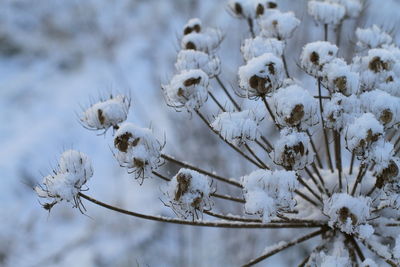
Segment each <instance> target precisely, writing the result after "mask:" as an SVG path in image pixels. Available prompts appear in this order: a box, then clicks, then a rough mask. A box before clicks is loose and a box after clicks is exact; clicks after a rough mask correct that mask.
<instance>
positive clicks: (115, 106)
mask: <svg viewBox="0 0 400 267" xmlns="http://www.w3.org/2000/svg"><path fill="white" fill-rule="evenodd" d="M129 107H130V99H129V98H128V97H126V96H123V95H117V96H111V97H110V99H108V100H105V101H101V102H98V103H96V104H94V105H92V106H91V107H90V108H88V109H87V110H86V111H84V112H83V114H82V115H81V117H80V121H81V123H82V125H83V126H84V127H85V128H88V129H91V130H107V129H109V128H110V127H113V128H114V129H117V128H118V124H120V123H122V122H124V121H125V120H126V118H127V116H128V111H129Z"/></svg>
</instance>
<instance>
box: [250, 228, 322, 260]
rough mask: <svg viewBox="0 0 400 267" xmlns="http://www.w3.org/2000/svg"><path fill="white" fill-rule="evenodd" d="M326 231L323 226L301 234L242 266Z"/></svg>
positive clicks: (263, 258)
mask: <svg viewBox="0 0 400 267" xmlns="http://www.w3.org/2000/svg"><path fill="white" fill-rule="evenodd" d="M326 231H328V228H324V229H321V230H318V231H315V232H312V233H309V234H307V235H305V236H302V237H300V238H297V239H295V240H293V241H290V242H285V243H284V244H283V245H281V246H278V247H277V248H275V249H273V250H271V251H268V252H267V253H265V254H263V255H261V256H260V257H258V258H256V259H253V260H251V261H250V262H248V263H247V264H245V265H243V267H247V266H252V265H254V264H256V263H259V262H260V261H263V260H265V259H267V258H269V257H271V256H273V255H275V254H276V253H278V252H281V251H282V250H285V249H287V248H290V247H292V246H295V245H297V244H300V243H302V242H304V241H307V240H309V239H311V238H313V237H316V236H319V235H321V234H323V233H325V232H326Z"/></svg>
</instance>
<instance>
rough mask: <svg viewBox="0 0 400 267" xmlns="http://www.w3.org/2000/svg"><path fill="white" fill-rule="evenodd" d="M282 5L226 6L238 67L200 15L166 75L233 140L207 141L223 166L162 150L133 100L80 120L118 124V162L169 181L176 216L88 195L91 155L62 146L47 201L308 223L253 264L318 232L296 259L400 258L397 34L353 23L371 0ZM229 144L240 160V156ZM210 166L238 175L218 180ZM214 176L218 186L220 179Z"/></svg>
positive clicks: (196, 217)
mask: <svg viewBox="0 0 400 267" xmlns="http://www.w3.org/2000/svg"><path fill="white" fill-rule="evenodd" d="M300 2H301V3H300ZM277 3H278V2H277V1H266V0H232V1H228V2H227V5H228V10H229V12H230V13H231V14H232V15H233V16H234V17H235V18H239V19H242V21H243V22H244V23H247V27H248V28H247V29H248V33H247V35H245V36H243V40H242V41H241V42H238V43H237V47H236V53H237V56H238V58H240V56H241V57H242V58H243V63H242V64H241V66H227V67H225V66H224V65H223V64H221V62H222V63H223V62H224V61H223V59H220V58H219V55H218V49H219V47H220V44H221V42H222V39H223V38H222V36H224V35H223V34H222V31H221V30H218V29H216V28H209V27H207V26H206V25H205V23H203V22H202V21H201V20H200V19H197V18H196V19H190V20H189V21H188V22H187V23H186V24H185V25H183V27H182V31H181V35H180V36H179V46H180V49H181V50H180V51H178V53H177V60H176V62H175V72H174V74H173V75H172V77H171V79H170V80H169V81H168V82H165V83H164V84H163V85H162V90H163V93H164V97H165V100H166V104H167V105H168V106H170V107H172V108H173V109H175V110H176V111H182V110H186V111H188V112H189V113H190V115H191V116H190V118H188V119H193V120H194V119H199V121H200V122H201V123H204V126H205V129H208V130H210V131H211V132H212V133H213V134H215V135H216V136H217V137H218V138H219V139H218V140H219V141H220V142H221V143H222V144H225V145H226V149H227V150H221V151H220V150H219V149H224V148H222V146H219V145H218V146H217V145H215V146H213V147H212V149H215V150H216V151H217V153H209V151H208V150H206V149H204V151H196V153H199V154H200V155H201V156H202V157H204V158H209V157H211V156H210V155H211V154H212V155H218V156H219V155H221V156H226V159H227V160H226V161H222V162H223V164H217V162H221V161H218V160H214V158H212V160H210V162H211V163H210V164H211V165H212V163H215V166H212V167H210V168H211V169H212V170H207V169H205V168H203V167H201V166H197V165H195V164H192V163H188V162H186V161H185V160H181V159H178V158H176V157H175V156H172V155H168V154H165V153H164V152H163V151H162V150H163V148H164V145H165V144H164V145H162V144H161V143H160V142H159V141H158V140H157V138H156V137H155V136H154V134H153V133H152V131H151V130H150V129H147V128H141V127H139V126H136V125H133V124H132V123H129V122H125V123H123V122H124V121H125V120H126V117H127V113H128V108H129V101H127V100H128V98H126V97H123V96H117V97H112V98H110V99H108V100H106V101H102V102H100V103H97V104H95V105H93V106H92V107H90V108H89V109H88V110H87V111H85V112H84V113H83V115H82V117H81V122H82V124H83V125H84V126H85V127H86V128H89V129H96V130H98V129H103V130H106V129H108V128H109V127H113V128H114V129H115V130H116V131H114V133H113V137H114V149H113V153H114V156H115V157H116V159H117V161H118V162H119V163H120V165H121V166H123V167H126V168H127V169H128V171H129V172H130V173H133V174H134V176H135V178H138V179H139V182H140V184H141V183H142V182H143V180H144V179H145V178H148V177H158V178H160V179H161V180H163V181H160V182H165V183H166V184H165V187H163V188H164V190H163V193H164V195H165V198H164V199H163V200H162V202H163V203H164V204H165V205H166V206H167V207H169V208H171V210H172V211H173V212H174V213H175V214H176V215H177V218H171V217H163V216H153V215H144V214H139V213H135V212H128V211H124V210H121V209H118V208H114V207H110V206H106V205H103V204H99V203H100V202H99V201H97V200H94V199H91V198H90V197H88V196H86V195H84V194H83V193H82V192H81V187H82V185H83V184H84V183H85V182H86V181H87V179H88V178H89V177H90V176H92V170H91V167H90V168H89V167H88V166H90V165H89V163H87V162H88V159H87V157H86V156H82V155H81V154H79V155H81V156H79V157H78V156H74V157H71V156H68V155H65V156H64V155H63V156H62V159H61V160H60V163H59V168H58V170H57V171H55V172H54V175H50V176H47V177H45V179H44V181H43V186H42V187H38V188H37V189H36V190H37V192H38V194H39V196H40V197H45V198H49V199H50V200H51V201H52V202H50V204H47V205H49V206H48V207H49V208H51V207H52V206H53V205H54V204H55V203H57V202H60V201H61V200H67V201H75V205H76V206H78V207H79V203H80V202H77V201H79V198H77V196H82V197H84V198H85V199H87V200H89V201H92V202H93V203H95V204H99V205H103V207H104V206H106V207H107V208H110V209H113V210H117V211H120V212H122V213H125V214H128V215H131V216H136V217H140V218H145V219H148V220H154V221H162V222H166V223H177V224H186V225H187V224H190V225H195V226H208V227H227V228H299V229H305V230H306V231H307V233H306V234H303V235H300V236H299V237H298V238H293V239H291V240H288V241H286V240H285V241H281V242H278V243H277V244H276V245H272V246H269V247H268V249H267V250H265V251H264V253H263V254H262V255H260V256H258V257H257V258H255V259H252V260H249V262H248V263H247V265H245V266H251V265H253V264H256V263H258V262H261V261H263V260H266V259H267V258H268V257H270V256H272V255H274V254H276V253H279V252H281V251H283V250H285V249H287V248H290V247H292V246H297V245H299V244H300V243H301V242H305V241H307V240H309V239H311V238H314V237H318V241H316V242H314V243H313V245H312V246H304V247H303V249H304V250H307V255H305V256H306V257H305V258H304V260H303V261H302V263H301V264H300V266H384V265H383V264H389V265H391V266H399V265H400V260H399V257H400V256H399V255H400V252H399V251H400V249H399V247H400V246H399V237H398V236H399V234H400V230H399V229H400V228H399V226H400V224H399V211H400V172H399V168H400V158H399V153H400V135H399V132H398V127H399V122H400V117H399V116H400V115H399V112H400V110H399V109H400V106H399V104H400V102H399V96H400V89H399V88H400V48H399V47H398V46H397V44H396V43H395V40H396V39H395V38H393V36H391V35H390V34H389V33H386V32H385V31H384V30H382V29H380V28H379V27H378V26H376V25H373V26H372V27H370V28H357V27H358V26H357V25H358V24H357V25H356V24H354V25H353V24H352V23H353V22H354V21H357V23H359V22H361V21H364V18H361V17H359V16H361V14H362V13H361V11H362V9H363V8H365V5H364V1H359V0H318V1H317V0H311V1H305V2H304V3H303V2H302V1H299V4H304V6H303V8H304V10H307V12H308V15H309V17H308V18H307V17H305V14H298V12H297V13H296V14H295V13H294V12H293V11H285V12H281V11H280V10H279V9H278V5H277ZM295 11H297V10H295ZM298 18H302V20H306V23H305V25H307V20H308V22H309V21H310V20H311V21H316V22H317V23H313V24H312V25H313V27H317V29H318V31H315V32H314V31H311V30H310V29H308V28H307V29H306V30H307V31H308V30H310V32H307V34H304V33H305V32H300V31H301V30H302V27H301V21H300V20H299V19H298ZM351 21H353V22H351ZM348 22H351V23H348ZM350 24H352V25H353V26H354V34H352V35H354V36H352V37H354V38H353V39H354V40H350V41H349V40H345V39H342V40H341V37H343V36H341V35H343V33H341V29H342V28H344V27H348V26H349V25H350ZM360 27H363V26H361V25H360ZM350 28H351V27H350ZM303 30H304V29H303ZM347 30H348V29H347ZM296 31H298V34H295V33H296ZM308 34H310V35H312V36H313V39H312V41H309V42H306V43H305V44H304V46H303V47H295V48H296V49H293V51H287V50H288V49H291V50H292V48H294V47H293V45H292V43H291V42H293V44H300V43H302V42H303V41H304V39H305V37H307V36H308ZM319 35H320V37H319V38H314V37H318V36H319ZM299 36H301V38H297V37H299ZM171 39H173V37H171ZM352 42H354V43H352ZM224 48H225V47H224ZM224 52H225V51H224ZM293 53H297V54H296V57H295V58H293V57H292V56H293ZM240 54H241V55H240ZM225 68H228V70H226V69H225ZM229 71H231V72H233V73H234V74H235V77H232V79H230V81H229V82H228V83H225V81H224V80H223V79H221V78H220V76H222V75H224V74H225V73H226V72H229ZM228 84H229V85H230V86H227V85H228ZM260 107H261V108H260ZM185 115H187V114H183V116H185ZM193 117H196V118H193ZM189 127H190V126H189ZM186 136H187V138H189V137H192V135H190V134H187V135H186ZM167 139H168V138H167ZM194 141H196V140H194ZM166 143H167V144H168V142H166ZM177 143H178V144H179V143H180V142H177ZM173 145H174V147H173V148H174V149H175V151H176V150H178V151H180V152H181V153H190V152H191V151H190V146H185V147H179V146H176V143H175V144H173ZM228 149H229V150H228ZM173 151H174V150H173ZM77 153H79V152H77ZM231 154H235V155H237V156H240V157H241V159H242V160H243V161H240V162H236V161H235V163H232V162H234V161H233V160H232V159H233V157H231ZM77 159H78V160H77ZM79 159H80V160H79ZM77 163H80V165H79V164H77ZM164 163H165V165H167V166H169V165H171V164H172V166H173V167H175V168H176V167H179V168H180V170H179V172H178V173H177V174H176V175H175V176H173V177H170V176H172V175H169V173H170V170H171V169H166V168H165V167H164V166H163V165H164ZM228 163H229V164H228ZM236 163H240V164H239V166H242V167H243V172H242V173H239V172H240V171H242V169H241V168H236V166H235V169H232V166H231V165H230V164H236ZM81 165H82V166H85V167H82V166H81ZM79 166H81V167H79ZM213 168H215V169H217V170H218V171H219V172H220V173H233V175H231V176H230V177H224V176H221V175H219V174H217V173H216V172H214V169H213ZM239 169H240V171H237V170H239ZM232 170H234V171H232ZM236 171H237V172H236ZM244 174H247V175H244ZM240 177H241V178H240ZM214 181H216V182H217V184H216V185H215V186H212V183H213V182H214ZM65 185H68V186H65ZM235 190H236V191H235ZM214 199H220V200H221V201H229V202H232V203H235V205H238V207H239V208H237V209H236V208H235V209H228V208H226V209H225V207H227V206H225V205H219V202H216V205H215V206H214V205H213V204H214ZM235 207H236V206H235ZM231 213H235V214H231ZM257 216H258V217H260V218H261V219H260V218H258V217H257ZM211 218H217V219H216V220H213V219H211ZM311 229H313V230H311ZM288 231H289V230H288ZM291 233H292V232H289V233H288V235H287V236H289V235H291ZM296 235H297V234H296ZM396 237H397V238H396Z"/></svg>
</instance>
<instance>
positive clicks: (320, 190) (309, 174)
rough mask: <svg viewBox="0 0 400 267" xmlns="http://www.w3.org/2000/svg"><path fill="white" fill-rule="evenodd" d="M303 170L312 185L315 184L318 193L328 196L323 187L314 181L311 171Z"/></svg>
mask: <svg viewBox="0 0 400 267" xmlns="http://www.w3.org/2000/svg"><path fill="white" fill-rule="evenodd" d="M304 170H305V171H306V173H307V174H308V176H309V177H310V178H311V180H312V181H313V183H314V184H315V186H316V187H317V188H318V191H319V192H320V193H321V194H324V193H325V194H327V195H328V191H327V189H326V188H325V187H321V185H320V184H319V183H318V181H317V179H315V177H314V175H313V174H312V173H311V171H310V170H309V169H308V168H307V167H305V168H304Z"/></svg>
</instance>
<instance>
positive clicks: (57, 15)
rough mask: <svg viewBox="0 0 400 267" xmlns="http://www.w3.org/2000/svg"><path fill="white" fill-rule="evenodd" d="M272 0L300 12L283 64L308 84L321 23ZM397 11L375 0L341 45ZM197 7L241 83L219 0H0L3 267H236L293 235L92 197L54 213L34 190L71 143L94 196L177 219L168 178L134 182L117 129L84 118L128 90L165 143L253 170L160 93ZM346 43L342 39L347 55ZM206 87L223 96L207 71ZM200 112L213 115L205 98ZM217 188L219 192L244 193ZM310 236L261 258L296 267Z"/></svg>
mask: <svg viewBox="0 0 400 267" xmlns="http://www.w3.org/2000/svg"><path fill="white" fill-rule="evenodd" d="M278 4H279V8H280V9H281V10H284V11H288V10H293V11H295V13H296V16H297V17H298V18H299V19H301V20H302V25H301V27H300V28H299V29H298V30H297V32H296V34H295V36H294V38H293V39H292V40H291V41H290V43H289V44H288V47H287V50H286V51H288V54H287V59H288V63H289V66H290V67H289V68H290V72H291V73H293V74H295V75H296V77H297V78H298V79H299V80H301V81H302V83H303V84H304V85H305V86H310V88H311V87H313V86H314V85H313V83H312V81H309V80H307V78H305V77H304V76H302V75H301V74H300V71H299V69H297V67H296V64H295V63H296V62H297V59H298V55H299V53H300V51H301V48H302V46H303V45H304V44H305V43H306V42H309V41H314V40H317V39H320V36H321V32H322V31H321V29H320V28H319V27H317V25H316V24H315V23H314V22H313V21H312V20H311V19H310V18H309V17H308V15H307V12H306V10H305V9H304V6H305V4H306V0H286V1H284V0H282V1H278ZM399 7H400V6H399V3H398V2H397V1H395V0H385V1H381V0H370V1H369V5H368V6H367V8H366V10H365V11H364V13H363V15H362V17H360V19H358V20H356V21H348V22H346V23H345V27H344V32H343V42H344V43H349V44H351V41H354V40H353V35H352V31H354V29H355V27H357V26H359V27H364V26H370V25H371V24H372V23H376V24H377V25H379V26H383V27H384V28H385V29H387V30H391V31H392V32H393V33H394V34H395V33H396V32H397V29H396V25H398V24H399V22H400V21H399V19H400V18H399V17H398V15H397V14H396V12H398V10H399V9H398V8H399ZM382 14H384V15H382ZM192 17H198V18H200V19H201V20H202V21H203V24H205V26H207V27H218V28H220V29H221V30H222V32H223V33H224V35H225V39H224V42H223V44H222V46H221V48H220V50H219V53H218V55H219V56H220V57H221V61H222V73H221V75H220V76H221V78H222V80H223V81H224V83H225V84H226V85H231V84H232V85H233V86H235V83H236V72H237V69H238V67H239V66H240V65H241V64H243V60H242V58H241V55H240V50H239V48H240V43H241V40H242V39H244V38H247V37H248V36H249V33H248V28H247V25H246V24H245V22H244V21H240V20H238V19H235V18H232V17H231V16H230V15H229V13H228V12H227V8H226V1H222V0H221V1H216V0H203V1H198V0H162V1H158V0H85V1H79V0H0V122H1V123H0V181H1V186H0V266H232V265H233V266H237V265H240V264H242V263H244V262H246V261H248V260H249V259H250V258H253V257H255V256H257V255H260V254H261V253H262V251H263V250H264V249H265V248H266V247H267V246H269V245H271V244H274V243H275V242H276V241H280V240H288V239H291V237H293V235H300V234H301V232H302V230H290V231H288V230H273V231H271V230H227V229H208V228H207V229H206V228H196V227H190V226H179V225H170V224H162V223H154V222H148V221H143V220H140V219H136V218H130V217H127V216H124V215H121V214H117V213H114V212H111V211H108V210H105V209H102V208H99V207H96V206H94V205H92V204H90V203H87V202H84V204H85V207H86V208H87V213H86V214H85V215H83V214H81V213H80V212H79V210H78V209H72V208H71V204H70V203H64V204H59V205H56V206H55V207H54V208H53V209H52V210H51V213H48V212H47V211H46V210H44V209H42V208H41V206H40V203H39V199H38V198H37V196H36V195H35V194H34V192H33V191H32V190H31V188H30V186H32V185H33V184H35V183H38V182H40V181H41V180H42V178H43V176H45V175H48V174H49V173H50V172H51V171H52V169H54V168H55V167H56V166H57V159H58V157H59V155H60V154H61V153H62V152H63V151H64V150H65V149H70V148H73V149H77V150H80V151H82V152H84V153H86V154H88V155H89V156H90V157H91V159H92V161H93V164H94V171H95V175H94V177H93V178H92V179H91V180H90V181H89V182H88V187H89V188H90V190H89V191H88V192H87V194H88V195H90V196H93V197H95V198H97V199H99V200H102V201H104V202H107V203H110V204H113V205H116V206H119V207H122V208H126V209H129V210H135V211H138V212H142V213H145V214H159V215H166V216H174V214H173V213H172V212H171V211H170V210H169V209H168V208H166V207H165V206H164V205H163V204H162V202H161V201H160V199H159V198H160V197H162V193H161V190H160V189H161V187H162V186H163V184H164V182H163V181H161V180H159V179H155V178H154V179H148V180H146V181H145V182H144V184H143V185H142V186H139V184H138V183H137V181H135V180H134V179H133V177H132V175H129V174H127V173H126V170H125V169H123V168H120V167H119V166H118V163H117V161H116V160H115V159H114V158H113V155H112V153H111V150H110V148H111V146H112V144H113V143H112V142H113V140H112V133H111V131H109V132H108V133H107V134H106V135H100V136H98V135H97V133H96V132H92V131H88V130H86V129H84V128H83V127H81V125H80V124H79V120H78V116H79V113H80V112H82V109H83V108H85V107H88V106H89V105H90V104H92V103H94V102H96V101H97V100H98V99H99V98H100V97H101V96H107V95H109V94H111V93H113V94H115V93H128V94H130V95H131V97H132V106H131V110H130V114H129V117H128V121H130V122H134V123H136V124H138V125H140V126H142V127H150V126H151V127H152V128H153V130H154V132H155V134H156V136H157V137H158V138H159V139H160V140H164V136H165V138H166V147H165V151H166V152H167V153H169V154H171V155H174V156H176V157H177V158H179V159H184V160H186V161H188V162H191V163H193V164H196V165H199V166H201V167H203V168H204V169H207V170H213V171H216V172H218V173H219V174H222V175H224V176H228V177H233V178H235V179H239V178H240V176H242V175H244V174H247V173H249V172H251V171H252V170H253V168H252V166H249V165H248V164H247V163H245V162H243V161H242V160H241V158H239V157H237V155H236V154H234V153H232V150H230V148H229V147H227V146H226V144H222V143H221V142H219V140H218V138H216V137H215V136H213V135H212V134H210V133H209V131H208V129H207V128H206V127H205V126H204V125H203V124H202V122H201V121H200V120H199V119H198V118H197V117H195V116H191V115H190V114H188V113H187V112H181V113H176V112H175V111H174V110H173V109H170V108H168V107H167V106H166V104H165V102H164V98H163V96H162V91H161V89H160V84H162V83H167V82H168V80H169V79H170V78H171V77H172V75H173V74H174V67H173V65H174V61H175V59H176V54H177V52H178V51H179V37H180V36H181V31H182V27H183V25H184V24H185V23H186V21H187V20H188V19H190V18H192ZM352 53H353V49H352V45H348V46H346V49H344V50H343V51H342V56H344V57H349V56H350V55H352ZM211 88H212V89H211V90H213V92H214V93H215V95H216V96H217V98H219V99H220V100H221V102H222V103H226V98H225V97H224V95H223V92H221V90H220V89H219V88H218V86H217V84H216V83H214V81H213V82H212V84H211ZM238 101H239V102H241V103H242V102H243V100H240V99H238ZM209 102H210V101H209ZM242 105H244V106H250V105H258V103H256V102H254V101H244V102H243V103H242ZM203 110H204V112H206V113H207V114H209V115H210V116H211V114H214V115H215V114H218V111H217V107H216V106H215V105H213V104H212V103H207V105H206V106H205V107H204V108H203ZM270 126H271V125H269V124H268V123H267V122H265V133H266V134H267V135H269V136H271V138H272V139H273V136H274V134H276V133H274V132H273V131H271V130H270V129H271V128H272V127H270ZM177 170H178V169H177V168H176V166H172V165H171V166H170V165H166V166H165V167H164V169H163V172H164V173H165V174H168V175H169V176H170V177H172V176H173V175H175V173H176V172H177ZM217 186H218V190H219V191H221V192H222V193H231V194H233V195H234V194H237V193H238V192H235V191H233V192H230V191H227V190H228V189H227V188H226V186H224V185H222V184H221V185H218V184H217ZM215 207H216V209H217V210H220V211H222V210H223V211H225V212H231V213H233V214H242V207H241V206H240V204H231V203H227V202H226V201H224V200H216V203H215ZM206 219H209V218H206ZM310 243H311V244H312V242H310ZM311 244H304V245H302V246H300V247H297V248H296V249H291V250H288V251H286V252H285V253H281V254H279V255H276V256H274V257H272V258H271V259H269V260H268V261H266V262H264V263H263V264H264V265H273V266H293V265H296V264H298V263H299V262H300V261H301V259H302V258H303V257H304V253H305V251H306V249H307V247H308V246H311ZM288 255H289V256H288ZM263 264H260V265H263Z"/></svg>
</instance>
